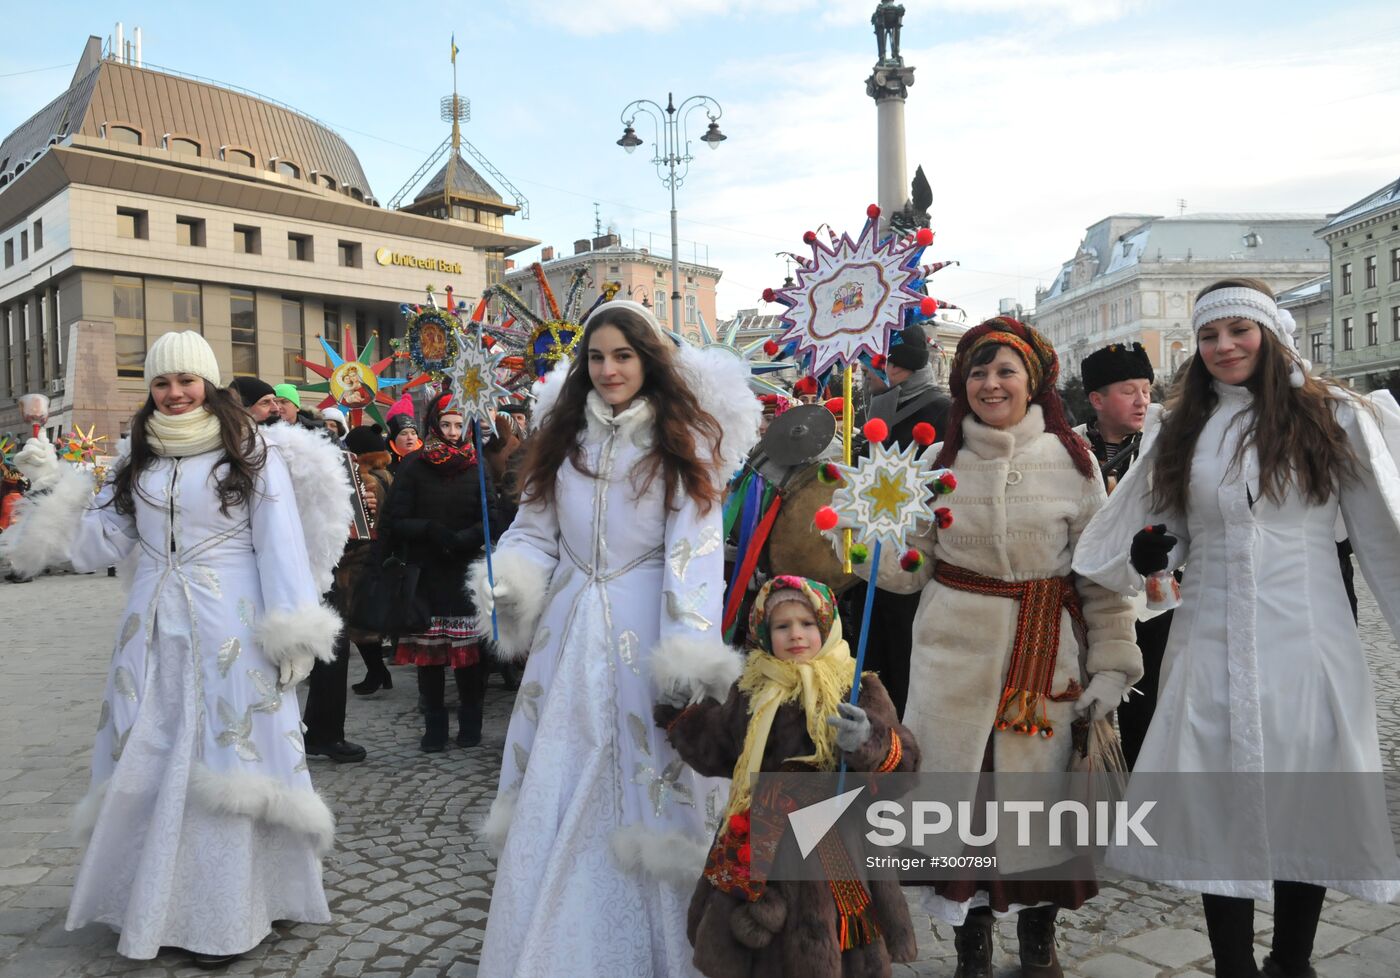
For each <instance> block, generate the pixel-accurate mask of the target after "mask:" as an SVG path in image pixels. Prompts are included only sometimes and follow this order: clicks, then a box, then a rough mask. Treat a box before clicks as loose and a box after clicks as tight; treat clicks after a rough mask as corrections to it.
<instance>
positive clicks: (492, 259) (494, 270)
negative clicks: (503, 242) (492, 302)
mask: <svg viewBox="0 0 1400 978" xmlns="http://www.w3.org/2000/svg"><path fill="white" fill-rule="evenodd" d="M505 277H506V253H505V252H504V251H501V250H500V249H497V248H488V249H487V250H486V284H487V285H488V286H490V285H500V284H501V282H503V281H505Z"/></svg>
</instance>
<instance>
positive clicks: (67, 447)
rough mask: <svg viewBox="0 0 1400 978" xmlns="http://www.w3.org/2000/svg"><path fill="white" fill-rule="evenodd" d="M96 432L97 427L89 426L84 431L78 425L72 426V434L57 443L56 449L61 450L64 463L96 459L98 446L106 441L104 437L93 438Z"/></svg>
mask: <svg viewBox="0 0 1400 978" xmlns="http://www.w3.org/2000/svg"><path fill="white" fill-rule="evenodd" d="M96 431H97V425H95V424H93V425H89V426H88V430H87V431H84V430H83V429H82V428H81V427H79V426H78V425H74V426H73V433H72V434H71V435H67V436H66V437H64V438H63V439H61V440H60V441H59V444H58V447H59V448H60V449H62V453H61V454H62V457H63V460H64V461H65V462H93V461H96V459H97V454H98V448H97V447H98V444H99V443H100V442H104V441H106V440H107V436H106V435H98V436H97V437H95V438H94V437H93V434H94V433H95V432H96Z"/></svg>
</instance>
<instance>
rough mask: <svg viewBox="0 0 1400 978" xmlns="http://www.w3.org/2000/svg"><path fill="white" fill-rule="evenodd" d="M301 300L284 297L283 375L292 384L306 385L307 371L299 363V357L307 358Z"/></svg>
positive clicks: (294, 297) (288, 296)
mask: <svg viewBox="0 0 1400 978" xmlns="http://www.w3.org/2000/svg"><path fill="white" fill-rule="evenodd" d="M302 325H303V324H302V308H301V300H300V299H298V298H297V297H296V296H291V295H284V296H283V297H282V374H283V376H284V377H286V378H287V380H288V381H291V382H292V383H297V384H300V383H304V382H305V381H306V370H305V368H303V367H302V365H301V364H299V363H297V358H298V357H304V356H306V344H305V343H304V342H302Z"/></svg>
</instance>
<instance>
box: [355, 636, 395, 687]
mask: <svg viewBox="0 0 1400 978" xmlns="http://www.w3.org/2000/svg"><path fill="white" fill-rule="evenodd" d="M355 648H357V649H358V650H359V652H360V658H361V659H363V660H364V663H365V678H364V679H362V680H361V681H360V682H358V683H354V684H353V685H351V687H350V688H351V689H352V690H354V691H355V695H356V696H369V695H370V694H371V693H377V692H379V691H380V690H381V689H393V688H394V677H393V675H392V674H391V673H390V672H389V667H388V666H386V665H385V664H384V646H383V645H371V646H370V647H369V648H365V647H364V646H363V645H356V646H355Z"/></svg>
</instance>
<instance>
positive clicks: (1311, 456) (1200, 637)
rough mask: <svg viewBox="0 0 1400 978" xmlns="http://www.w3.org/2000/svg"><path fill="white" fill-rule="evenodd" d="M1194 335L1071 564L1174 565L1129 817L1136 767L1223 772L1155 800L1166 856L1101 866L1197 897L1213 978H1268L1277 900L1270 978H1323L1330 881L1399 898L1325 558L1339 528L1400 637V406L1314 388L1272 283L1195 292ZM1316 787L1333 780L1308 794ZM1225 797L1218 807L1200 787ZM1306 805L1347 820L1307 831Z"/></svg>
mask: <svg viewBox="0 0 1400 978" xmlns="http://www.w3.org/2000/svg"><path fill="white" fill-rule="evenodd" d="M1193 326H1194V328H1195V332H1196V352H1195V355H1194V356H1193V357H1192V358H1191V361H1190V363H1189V365H1188V367H1187V369H1186V370H1185V372H1184V375H1183V376H1182V377H1181V378H1180V379H1179V380H1178V382H1177V384H1176V387H1175V389H1174V391H1173V393H1172V396H1171V397H1170V399H1169V400H1168V402H1167V406H1166V407H1167V409H1166V413H1165V416H1164V419H1163V420H1162V421H1161V423H1160V426H1159V427H1153V426H1152V425H1151V424H1149V427H1148V429H1147V431H1146V432H1145V434H1144V437H1143V441H1142V447H1141V454H1140V456H1139V459H1138V462H1137V464H1136V465H1135V466H1134V467H1133V468H1132V469H1131V470H1130V471H1129V473H1128V476H1127V478H1125V479H1124V481H1123V482H1122V483H1120V484H1119V486H1118V488H1117V489H1116V490H1115V491H1114V494H1113V496H1112V497H1111V499H1110V501H1109V504H1108V506H1107V507H1105V508H1104V509H1103V510H1102V511H1101V512H1100V513H1099V515H1098V516H1097V517H1095V519H1094V520H1093V522H1091V523H1090V524H1089V527H1088V529H1086V530H1085V533H1084V536H1083V537H1082V538H1081V540H1080V545H1079V550H1078V552H1077V553H1076V554H1075V561H1074V566H1075V569H1076V570H1077V571H1079V572H1080V573H1082V574H1086V575H1088V576H1089V577H1091V578H1092V579H1094V580H1096V581H1098V582H1100V583H1101V584H1103V585H1105V586H1107V587H1111V588H1113V589H1115V590H1118V591H1121V592H1123V593H1135V591H1137V590H1139V589H1141V587H1142V585H1143V578H1144V577H1145V576H1147V575H1152V574H1155V573H1159V572H1164V571H1171V570H1175V569H1177V568H1181V567H1183V566H1184V576H1183V579H1182V582H1181V602H1182V603H1181V607H1179V608H1178V609H1177V611H1176V613H1175V618H1174V619H1173V621H1172V625H1171V633H1170V637H1169V639H1168V641H1167V647H1166V652H1165V654H1164V657H1163V662H1162V676H1161V685H1160V691H1159V695H1158V705H1157V710H1156V712H1155V714H1154V716H1153V719H1152V723H1151V725H1150V727H1149V728H1148V731H1147V735H1146V738H1145V740H1144V741H1143V745H1142V750H1141V753H1140V754H1139V757H1138V763H1137V766H1136V768H1135V769H1134V772H1135V777H1134V780H1133V782H1132V783H1131V784H1130V785H1129V789H1128V790H1129V797H1128V804H1129V805H1132V804H1134V803H1135V801H1136V800H1139V799H1137V797H1136V793H1139V792H1142V791H1147V790H1149V788H1148V787H1147V786H1148V785H1149V782H1150V776H1148V777H1146V778H1141V779H1140V778H1139V777H1138V775H1139V774H1140V773H1141V772H1167V773H1191V774H1205V773H1216V774H1228V775H1230V778H1228V779H1224V780H1219V779H1217V780H1215V781H1212V780H1211V779H1208V778H1200V779H1199V780H1197V781H1193V782H1192V783H1191V785H1189V786H1187V785H1183V786H1181V788H1180V790H1178V791H1175V792H1172V793H1171V794H1172V797H1170V798H1164V799H1159V800H1160V801H1161V805H1160V806H1159V819H1158V824H1159V825H1160V826H1162V829H1161V831H1160V832H1159V833H1158V835H1157V843H1158V844H1157V845H1156V846H1154V847H1152V848H1151V849H1147V848H1143V847H1137V846H1130V847H1126V848H1123V849H1121V850H1119V849H1115V850H1114V852H1113V853H1112V855H1111V857H1110V864H1112V865H1115V866H1117V867H1118V868H1122V869H1125V870H1128V871H1131V872H1133V873H1134V874H1135V875H1138V876H1141V877H1144V878H1148V879H1159V880H1168V881H1177V885H1180V886H1184V887H1186V888H1189V889H1193V890H1199V891H1200V892H1201V893H1202V895H1203V902H1204V906H1205V915H1206V926H1207V930H1208V932H1209V934H1210V942H1211V949H1212V951H1213V952H1214V955H1215V968H1216V974H1217V975H1220V976H1221V978H1241V976H1244V978H1254V976H1256V975H1258V974H1260V970H1259V966H1258V965H1257V964H1256V962H1255V960H1254V948H1253V944H1254V926H1253V914H1254V904H1253V901H1254V899H1256V898H1259V899H1272V900H1273V901H1274V935H1273V938H1272V949H1271V951H1270V953H1269V956H1268V957H1267V958H1266V959H1265V962H1264V965H1263V970H1262V973H1263V974H1264V975H1267V976H1269V978H1297V976H1305V975H1311V974H1313V971H1312V968H1311V965H1310V963H1309V959H1310V957H1311V954H1312V946H1313V936H1314V934H1315V932H1316V930H1317V922H1318V915H1319V913H1320V911H1321V909H1322V903H1323V897H1324V894H1325V889H1324V887H1327V886H1332V887H1335V888H1337V889H1341V890H1344V891H1346V892H1348V893H1351V894H1353V895H1355V896H1359V897H1362V898H1365V899H1370V900H1377V901H1381V902H1386V901H1390V900H1393V899H1394V898H1395V897H1396V896H1397V895H1400V883H1397V882H1394V881H1395V880H1397V879H1400V865H1397V863H1396V859H1395V848H1394V845H1393V843H1392V842H1391V839H1390V827H1389V821H1388V817H1387V814H1386V807H1385V798H1384V795H1383V793H1378V792H1377V793H1375V794H1374V797H1373V796H1372V793H1371V789H1370V788H1369V787H1368V785H1369V784H1370V783H1371V781H1372V780H1375V779H1377V778H1378V776H1379V772H1380V771H1381V758H1380V750H1379V744H1378V738H1377V733H1376V713H1375V703H1374V698H1373V695H1372V689H1371V679H1370V675H1369V672H1368V669H1367V664H1366V658H1365V655H1364V654H1363V651H1362V647H1361V641H1360V638H1359V637H1358V635H1357V632H1356V627H1355V624H1354V622H1353V620H1352V615H1351V610H1350V606H1349V604H1348V601H1347V597H1346V592H1345V590H1344V587H1343V583H1342V576H1341V574H1340V572H1339V570H1338V565H1337V552H1336V548H1335V543H1334V541H1335V538H1336V531H1337V527H1338V525H1339V523H1345V526H1346V529H1347V531H1348V533H1349V535H1350V537H1351V540H1352V543H1353V546H1354V547H1355V549H1356V552H1357V554H1358V556H1359V557H1360V561H1361V567H1362V570H1363V571H1364V572H1365V574H1366V576H1367V579H1368V580H1369V581H1370V582H1371V585H1372V589H1373V591H1374V593H1375V596H1376V599H1377V601H1378V602H1379V603H1380V605H1381V608H1382V610H1383V611H1384V612H1385V614H1386V617H1387V619H1388V621H1389V622H1390V624H1391V628H1392V629H1395V628H1396V626H1397V624H1400V593H1398V592H1400V589H1397V586H1396V585H1397V582H1400V529H1397V519H1396V513H1395V511H1393V510H1392V509H1391V508H1390V506H1388V505H1387V498H1389V499H1390V500H1394V499H1396V498H1397V495H1396V494H1397V493H1400V473H1397V470H1396V464H1395V460H1394V458H1393V457H1392V454H1391V452H1392V447H1393V446H1394V445H1395V444H1396V441H1395V428H1394V421H1395V420H1396V407H1395V403H1394V401H1393V399H1390V398H1389V395H1382V396H1379V397H1376V396H1373V398H1372V399H1371V400H1369V401H1368V400H1365V399H1362V398H1361V397H1360V396H1358V395H1356V394H1353V393H1352V392H1350V391H1348V390H1347V389H1345V388H1343V387H1341V386H1339V385H1338V384H1336V383H1333V382H1332V381H1329V380H1323V379H1319V378H1316V377H1312V376H1309V375H1308V367H1309V364H1308V363H1307V362H1306V361H1305V360H1303V358H1302V356H1301V355H1300V354H1299V352H1298V349H1297V346H1296V342H1295V338H1294V324H1293V320H1292V317H1291V316H1289V315H1288V313H1287V311H1286V310H1282V309H1280V308H1279V307H1278V305H1277V303H1276V302H1275V301H1274V296H1273V293H1272V291H1271V290H1270V289H1269V287H1268V286H1267V285H1266V284H1265V283H1263V282H1260V281H1257V280H1255V279H1227V280H1225V281H1221V282H1217V283H1215V284H1214V285H1211V286H1210V287H1208V288H1206V289H1205V290H1203V291H1202V292H1201V293H1200V294H1199V295H1198V296H1197V297H1196V303H1195V310H1194V316H1193ZM1387 440H1389V441H1390V444H1389V445H1388V444H1387ZM1316 772H1333V773H1334V774H1336V773H1344V776H1343V777H1342V778H1341V779H1340V780H1334V781H1331V782H1329V783H1328V786H1322V785H1319V784H1313V783H1310V782H1308V781H1306V780H1305V779H1306V778H1309V777H1312V778H1316V777H1320V775H1318V774H1317V773H1316ZM1300 776H1301V777H1300ZM1222 784H1228V785H1229V786H1230V790H1229V792H1223V791H1220V790H1212V786H1217V787H1218V786H1219V785H1222ZM1303 798H1307V804H1309V805H1313V804H1318V803H1324V804H1330V803H1331V802H1332V801H1333V800H1338V799H1341V800H1343V801H1341V802H1340V803H1341V804H1342V805H1343V808H1344V810H1343V811H1338V812H1334V816H1335V817H1333V818H1321V819H1319V818H1317V817H1308V816H1307V815H1305V813H1304V808H1305V807H1306V806H1304V805H1303V804H1300V802H1301V800H1302V799H1303ZM1184 826H1195V827H1196V828H1197V830H1198V831H1194V832H1193V831H1191V830H1190V829H1189V828H1183V827H1184ZM1205 826H1209V827H1210V831H1205V832H1202V831H1199V829H1200V828H1201V827H1205ZM1162 833H1166V834H1165V835H1163V834H1162ZM1202 876H1231V877H1235V878H1234V879H1202V878H1201V877H1202ZM1270 881H1274V882H1272V884H1271V883H1270Z"/></svg>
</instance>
